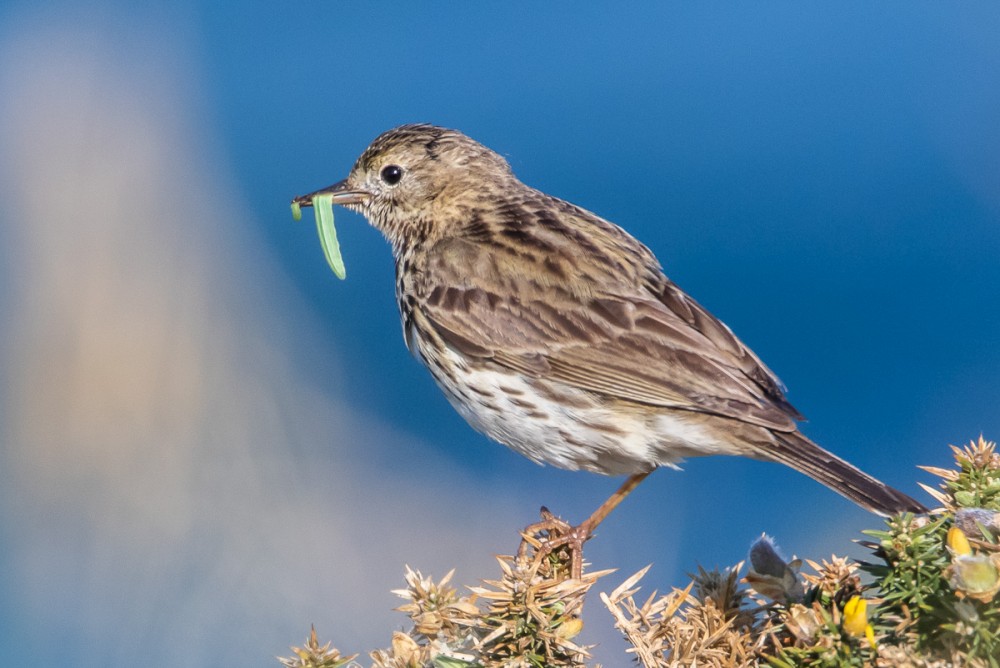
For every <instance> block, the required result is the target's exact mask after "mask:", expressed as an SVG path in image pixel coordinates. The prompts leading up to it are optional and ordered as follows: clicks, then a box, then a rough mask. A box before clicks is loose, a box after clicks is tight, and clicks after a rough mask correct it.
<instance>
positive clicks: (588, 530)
mask: <svg viewBox="0 0 1000 668" xmlns="http://www.w3.org/2000/svg"><path fill="white" fill-rule="evenodd" d="M650 473H652V470H649V471H644V472H642V473H635V474H633V475H630V476H629V477H628V479H627V480H626V481H625V482H624V483H622V486H621V487H619V488H618V490H617V491H616V492H615V493H614V494H612V495H611V496H610V497H608V499H607V501H605V502H604V503H602V504H601V505H600V507H598V509H597V510H595V511H594V512H593V513H592V514H591V516H590V517H588V518H587V519H585V520H584V521H583V522H581V523H580V524H578V525H576V526H575V527H574V526H570V525H569V523H567V522H565V521H564V520H562V519H560V518H558V517H556V516H555V515H553V514H552V513H550V512H549V510H548V508H545V507H543V508H542V521H541V522H536V523H535V524H532V525H530V526H528V527H525V529H524V531H522V532H521V536H522V540H521V546H520V547H519V548H518V550H517V556H518V559H525V558H526V557H527V551H528V546H529V545H530V546H531V547H533V548H535V560H536V561H539V560H541V559H545V558H546V557H548V556H549V555H551V554H552V553H553V552H555V551H556V550H558V549H560V548H563V547H565V548H567V549H568V550H569V558H570V577H571V578H579V577H580V576H581V575H583V544H584V543H586V542H587V541H588V540H590V539H591V537H592V536H593V535H594V530H595V529H597V526H598V525H599V524H600V523H601V522H603V521H604V518H606V517H607V516H608V515H610V514H611V511H612V510H614V509H615V508H617V507H618V504H620V503H621V502H622V501H624V500H625V497H626V496H628V495H629V494H630V493H631V492H632V490H633V489H635V488H636V487H638V486H639V483H641V482H642V481H643V480H645V479H646V476H648V475H649V474H650ZM543 531H544V532H545V534H546V538H545V539H544V540H539V539H538V538H537V536H538V534H539V533H541V532H543Z"/></svg>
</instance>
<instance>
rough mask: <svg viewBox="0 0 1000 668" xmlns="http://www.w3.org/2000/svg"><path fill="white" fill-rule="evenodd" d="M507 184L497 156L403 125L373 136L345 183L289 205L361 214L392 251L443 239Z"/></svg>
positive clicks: (456, 137) (460, 139)
mask: <svg viewBox="0 0 1000 668" xmlns="http://www.w3.org/2000/svg"><path fill="white" fill-rule="evenodd" d="M512 182H516V179H515V178H514V176H513V174H512V173H511V170H510V165H508V164H507V161H506V160H505V159H504V158H503V157H502V156H500V155H499V154H497V153H495V152H494V151H491V150H490V149H488V148H487V147H485V146H483V145H482V144H480V143H479V142H477V141H474V140H472V139H470V138H469V137H466V136H465V135H464V134H462V133H461V132H458V131H457V130H448V129H446V128H440V127H437V126H434V125H403V126H400V127H398V128H394V129H392V130H389V131H388V132H384V133H383V134H381V135H379V136H378V137H377V138H376V139H375V140H374V141H373V142H372V143H371V145H370V146H368V148H367V149H365V151H364V152H363V153H362V154H361V157H359V158H358V159H357V162H355V163H354V168H353V169H351V173H350V175H349V176H348V177H347V178H346V179H344V180H343V181H340V182H338V183H335V184H334V185H332V186H330V187H329V188H324V189H322V190H318V191H316V192H314V193H310V194H308V195H302V196H300V197H296V198H295V202H297V203H298V204H299V205H301V206H311V205H312V198H313V197H314V196H316V195H321V194H332V195H333V203H334V204H341V205H343V206H346V207H347V208H349V209H351V210H353V211H357V212H359V213H361V214H363V215H364V216H365V218H367V219H368V222H369V223H371V225H372V226H373V227H375V228H376V229H378V230H379V231H380V232H382V234H383V235H385V237H386V238H387V239H388V240H389V241H390V243H392V245H393V248H394V250H396V251H397V252H399V251H401V250H402V249H404V248H405V247H406V246H407V244H410V243H413V242H414V241H416V240H418V239H426V238H428V237H430V236H438V235H442V234H447V232H448V230H447V229H446V228H447V227H448V226H452V225H458V224H460V223H461V221H462V220H467V219H468V217H469V216H468V214H470V213H471V212H472V211H473V210H474V209H475V208H476V207H478V206H481V205H482V204H483V202H484V201H489V200H490V198H491V196H492V197H495V196H497V195H499V194H500V193H502V192H503V190H504V188H506V187H509V185H510V184H511V183H512ZM484 196H485V198H486V199H484Z"/></svg>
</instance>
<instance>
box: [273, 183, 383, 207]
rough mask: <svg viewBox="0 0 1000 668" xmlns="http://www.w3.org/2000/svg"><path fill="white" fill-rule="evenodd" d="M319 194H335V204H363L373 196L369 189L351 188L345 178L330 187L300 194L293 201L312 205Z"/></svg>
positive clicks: (303, 204) (302, 204)
mask: <svg viewBox="0 0 1000 668" xmlns="http://www.w3.org/2000/svg"><path fill="white" fill-rule="evenodd" d="M317 195H333V203H334V204H361V203H363V202H365V201H367V200H368V198H369V197H371V196H372V194H371V193H370V192H368V191H367V190H351V189H350V188H348V187H347V179H344V180H343V181H338V182H337V183H334V184H333V185H332V186H330V187H328V188H322V189H320V190H317V191H316V192H312V193H309V194H308V195H299V196H298V197H296V198H295V199H293V200H292V203H293V204H298V205H299V206H312V203H313V197H316V196H317Z"/></svg>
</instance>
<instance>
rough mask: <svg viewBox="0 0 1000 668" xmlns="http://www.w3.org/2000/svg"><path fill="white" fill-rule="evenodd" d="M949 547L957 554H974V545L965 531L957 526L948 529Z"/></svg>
mask: <svg viewBox="0 0 1000 668" xmlns="http://www.w3.org/2000/svg"><path fill="white" fill-rule="evenodd" d="M948 547H949V548H951V551H952V553H953V554H955V555H956V556H966V555H970V554H972V546H971V545H969V539H968V538H966V537H965V533H964V532H963V531H962V530H961V529H959V528H958V527H956V526H953V527H951V528H950V529H948Z"/></svg>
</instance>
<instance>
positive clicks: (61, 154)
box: [0, 1, 1000, 666]
mask: <svg viewBox="0 0 1000 668" xmlns="http://www.w3.org/2000/svg"><path fill="white" fill-rule="evenodd" d="M998 34H1000V10H998V9H997V6H996V5H995V4H994V3H965V4H963V5H961V6H956V5H950V4H946V3H932V2H928V3H922V2H918V3H875V4H873V3H860V2H859V3H853V2H847V3H843V2H839V3H797V2H788V3H784V2H767V3H741V4H729V3H716V2H683V3H677V2H671V3H659V2H637V3H629V4H627V5H623V4H620V3H595V4H591V5H582V4H581V3H568V2H551V3H544V4H541V3H503V4H502V5H500V4H498V5H494V6H484V5H482V4H478V3H467V4H466V3H462V4H460V3H438V4H433V5H431V4H426V5H425V4H417V3H381V4H379V5H378V6H375V5H374V3H371V4H370V3H345V2H300V3H279V2H244V3H225V2H216V3H192V2H171V3H127V2H97V3H74V2H65V3H63V2H37V1H35V2H30V3H29V2H8V3H6V4H5V6H4V8H3V9H0V56H2V57H0V96H2V98H0V99H2V100H3V101H0V131H2V134H0V169H2V171H0V175H2V177H3V182H2V184H3V185H2V200H0V243H2V246H0V261H2V262H3V267H2V269H0V279H2V280H3V284H2V285H0V309H2V310H0V316H2V320H0V337H2V338H3V340H4V343H3V344H2V346H3V347H2V348H0V372H2V373H3V377H4V378H5V379H7V381H6V382H5V387H4V389H3V390H2V393H0V419H2V421H3V426H0V437H2V439H3V440H2V442H0V485H2V487H3V491H0V500H2V501H3V504H4V505H3V506H2V507H0V572H2V573H3V575H2V576H0V643H2V646H3V647H4V648H5V649H4V652H3V654H4V655H5V657H6V658H5V659H4V660H3V662H4V663H7V662H9V665H15V664H20V663H24V662H27V661H28V660H29V659H30V660H32V661H35V660H37V659H38V657H39V656H52V654H50V652H49V651H48V650H41V649H40V647H46V646H48V645H51V646H54V647H58V648H59V653H60V654H61V655H63V656H72V657H73V660H72V661H68V662H69V663H71V664H73V665H80V666H90V665H94V666H96V665H102V666H103V665H118V664H126V663H127V664H139V663H141V664H142V665H148V666H158V665H163V666H167V665H170V666H177V665H192V666H198V665H206V664H207V663H208V662H209V661H214V662H216V663H218V665H276V664H275V663H274V662H273V661H272V660H271V658H270V657H272V656H273V655H275V654H279V653H282V652H284V651H285V647H286V646H287V644H289V643H291V642H299V641H300V640H301V639H302V637H303V636H304V634H305V632H306V631H307V629H308V625H309V624H310V623H316V624H317V627H318V630H319V632H320V635H321V636H322V637H324V638H327V639H332V640H334V642H335V644H337V645H338V646H340V647H341V648H342V649H343V650H345V651H349V652H354V651H361V652H365V651H367V650H369V649H372V648H373V647H375V646H378V645H381V646H386V645H388V643H389V640H390V635H391V631H392V630H393V629H395V628H398V627H399V626H401V625H403V624H404V619H403V618H402V616H401V615H399V614H393V613H391V612H390V608H391V607H393V606H394V605H395V604H396V602H397V599H395V598H394V597H393V596H392V595H391V594H389V593H388V590H390V589H392V588H396V587H398V586H400V583H401V581H402V580H401V574H402V569H403V566H404V564H407V563H408V564H410V565H412V566H414V567H417V568H420V569H422V570H423V571H424V572H429V573H433V574H435V575H438V576H440V575H442V574H444V572H446V571H447V570H448V569H449V568H451V567H452V566H458V567H459V572H458V575H457V578H456V579H457V580H458V581H460V582H467V583H469V584H475V583H477V582H478V580H479V579H481V578H487V577H492V576H493V575H494V574H495V566H494V565H493V564H492V561H491V555H492V554H494V553H504V552H509V551H510V550H513V549H514V548H515V547H516V542H517V534H516V531H517V530H518V528H519V527H521V526H523V525H525V524H528V523H529V522H531V521H532V520H533V519H534V518H535V517H536V513H537V509H538V507H539V506H540V505H542V504H545V505H548V506H549V507H550V508H552V509H553V510H555V511H556V512H557V513H560V514H562V515H564V516H566V517H567V518H569V519H573V520H578V519H582V518H583V517H585V516H586V515H587V514H588V513H589V512H590V510H592V509H593V507H595V506H596V505H597V504H598V503H599V502H600V501H601V500H603V498H604V497H605V496H606V495H607V494H608V493H610V492H611V491H612V490H613V489H614V487H615V486H616V484H617V481H613V480H609V479H606V478H602V477H599V476H594V475H590V474H585V473H569V472H564V471H558V470H554V469H550V468H540V467H537V466H535V465H534V464H532V463H530V462H528V461H526V460H524V459H522V458H520V457H519V456H517V455H515V454H513V453H511V452H509V451H507V450H506V449H505V448H502V447H499V446H497V445H495V444H492V443H490V442H488V441H487V440H486V439H485V438H484V437H481V436H479V435H478V434H476V433H474V432H473V431H472V430H471V429H469V428H468V427H467V426H466V425H465V424H464V422H463V421H462V420H461V418H460V417H459V416H457V415H456V414H455V413H454V412H453V411H452V409H451V408H450V407H449V406H448V404H447V402H446V401H445V400H444V398H443V397H442V396H441V395H440V394H439V392H438V391H437V389H436V388H435V387H434V385H433V382H432V380H431V379H430V376H429V375H428V374H427V373H426V372H425V371H424V370H423V369H422V368H421V367H420V366H419V364H418V363H417V362H415V361H414V360H413V359H411V358H410V357H409V355H408V353H407V352H406V350H405V347H404V345H403V343H402V340H401V337H400V327H399V322H398V315H397V313H396V310H395V305H394V298H393V293H392V291H393V275H392V262H391V256H390V252H389V249H388V246H387V245H386V244H385V243H384V242H383V240H382V239H381V238H380V237H379V235H378V233H377V232H375V231H374V230H372V229H371V228H369V227H368V226H367V225H366V224H365V222H364V220H363V219H362V218H361V217H360V216H357V215H355V214H352V213H349V212H346V211H339V212H338V214H337V227H338V233H339V236H340V240H341V246H342V249H343V253H344V257H345V261H346V264H347V272H348V279H347V280H346V281H345V282H338V281H336V279H334V277H333V276H332V274H331V273H330V271H329V269H328V268H327V266H326V263H325V261H324V260H323V257H322V253H321V252H320V248H319V244H318V242H317V239H316V235H315V231H314V229H313V228H312V226H311V225H310V224H299V225H295V224H293V223H292V222H291V219H290V215H289V211H288V201H289V199H290V198H291V197H292V196H293V195H296V194H301V193H303V192H308V191H311V190H314V189H316V188H318V187H320V186H325V185H328V184H330V183H333V182H334V181H337V180H339V179H341V178H343V177H345V176H346V175H347V173H348V171H349V169H350V167H351V165H352V164H353V162H354V159H355V158H356V157H357V155H358V154H359V153H360V152H361V151H362V150H363V149H364V148H365V146H366V145H367V144H368V142H369V141H370V140H371V139H372V138H374V137H375V136H376V135H377V134H379V133H380V132H382V131H384V130H386V129H388V128H391V127H393V126H396V125H399V124H402V123H406V122H432V123H435V124H438V125H444V126H448V127H454V128H457V129H460V130H462V131H463V132H465V133H466V134H468V135H470V136H472V137H473V138H475V139H477V140H479V141H481V142H483V143H484V144H486V145H488V146H490V147H492V148H493V149H494V150H496V151H498V152H500V153H502V154H503V155H505V156H506V157H507V158H508V159H509V161H510V162H511V164H512V166H513V168H514V171H515V172H516V173H517V174H518V176H519V177H520V178H521V179H522V180H523V181H525V182H526V183H528V184H530V185H532V186H535V187H537V188H540V189H542V190H544V191H546V192H549V193H551V194H554V195H556V196H559V197H562V198H564V199H567V200H570V201H572V202H574V203H576V204H579V205H581V206H583V207H585V208H587V209H590V210H592V211H594V212H596V213H597V214H599V215H601V216H603V217H605V218H608V219H609V220H612V221H615V222H616V223H618V224H620V225H622V226H623V227H625V228H626V229H628V230H629V231H630V232H632V233H633V234H634V235H635V236H637V237H638V238H639V239H640V240H642V241H643V242H645V243H646V244H647V245H648V246H649V247H650V248H651V249H653V251H654V252H655V253H656V254H657V256H658V257H659V258H660V260H661V262H662V264H663V265H664V268H665V270H666V272H667V274H668V275H669V276H670V277H671V278H672V279H673V280H674V281H675V282H677V283H678V284H679V285H680V286H681V287H682V288H684V289H685V290H686V291H688V292H689V293H690V294H692V295H693V296H694V297H695V298H696V299H698V300H699V301H700V302H701V303H703V304H704V305H705V306H706V307H707V308H709V309H710V310H711V311H713V312H714V313H715V314H716V315H717V316H719V317H720V318H721V319H722V320H723V321H725V322H726V323H727V324H729V325H730V327H731V328H732V329H733V330H734V331H735V332H736V333H737V335H739V336H740V337H741V338H742V339H743V340H744V341H745V342H746V343H747V344H748V345H750V346H751V347H752V348H753V349H754V350H755V351H756V352H757V353H758V354H759V355H760V357H761V358H762V359H763V360H765V362H766V363H767V364H768V365H769V366H770V367H771V368H772V369H773V370H774V371H775V372H776V373H777V374H778V375H779V376H780V377H781V378H782V380H783V381H784V382H785V384H786V385H787V386H788V388H789V398H790V399H791V401H792V402H793V403H794V404H795V405H796V407H797V408H798V409H799V410H800V411H802V412H803V413H804V414H806V415H807V416H808V418H809V423H808V424H806V425H805V426H804V431H805V432H806V433H807V434H808V435H809V436H810V437H811V438H813V439H814V440H816V441H817V442H819V443H820V444H822V445H824V446H825V447H828V448H829V449H831V450H833V451H835V452H837V453H838V454H840V455H842V456H844V457H845V458H847V459H848V460H850V461H852V462H854V463H855V464H857V465H858V466H860V467H861V468H863V469H865V470H866V471H868V472H870V473H872V474H873V475H875V476H876V477H879V478H881V479H883V480H885V481H886V482H889V483H890V484H893V485H895V486H898V487H900V488H902V489H904V490H905V491H907V492H909V493H911V494H913V495H915V496H918V497H919V498H924V499H926V497H925V496H924V495H923V493H922V492H920V491H919V489H918V488H917V485H916V481H917V480H921V481H923V482H926V483H932V479H931V477H930V476H929V475H927V474H925V473H921V472H919V471H917V470H916V468H915V467H916V466H917V465H919V464H932V465H945V464H946V463H947V462H948V461H949V456H948V452H947V449H946V447H945V446H946V444H949V443H956V444H957V443H963V442H966V441H968V440H970V439H972V438H976V437H978V435H979V434H980V433H984V434H985V435H986V436H987V438H990V437H993V438H995V437H996V436H997V434H998V432H1000V410H998V405H1000V389H998V385H997V378H998V377H1000V352H998V343H1000V334H998V331H1000V300H998V294H1000V273H998V271H997V269H998V259H997V258H998V253H1000V78H998V74H997V73H998V72H1000V40H998V39H997V35H998ZM154 139H155V141H154ZM147 140H148V145H147ZM109 147H113V150H111V148H109ZM70 149H72V150H70ZM136 156H141V161H140V158H139V157H136ZM102 188H103V190H102ZM95 193H96V194H95ZM98 195H99V196H98ZM132 197H135V198H136V199H135V200H134V202H133V200H132V199H130V198H132ZM309 218H310V216H309V215H308V212H307V216H306V220H307V221H308V220H309ZM192 313H196V314H197V315H198V317H193V316H192V315H191V314H192ZM126 323H127V324H126ZM105 328H107V329H105ZM130 328H134V329H130ZM130 332H134V335H133V334H130ZM117 337H121V338H120V343H116V344H114V345H112V346H110V347H109V349H108V350H105V349H104V348H102V346H104V345H106V344H107V342H109V341H119V338H117ZM177 341H182V342H184V343H183V345H182V344H179V343H177ZM90 346H93V348H91V347H90ZM133 346H134V347H135V348H134V349H133ZM92 350H99V351H100V353H99V355H98V354H97V353H94V352H91V351H92ZM165 350H168V351H173V352H170V353H169V355H170V356H169V357H163V356H164V355H168V353H166V352H164V351H165ZM100 355H106V356H107V357H106V358H105V357H101V356H100ZM119 359H120V360H121V363H122V366H123V370H120V371H116V370H115V368H116V367H115V364H114V361H115V360H119ZM94 360H101V361H100V362H94ZM132 360H140V362H134V361H132ZM157 360H158V361H157ZM146 361H148V362H149V363H150V365H151V366H150V368H151V369H154V371H153V372H151V373H149V374H147V373H138V372H137V371H136V369H145V368H146V367H144V366H143V364H145V362H146ZM154 362H155V363H154ZM182 372H183V373H184V374H187V375H183V374H182ZM151 378H153V380H150V379H151ZM123 379H124V380H123ZM192 379H193V380H192ZM104 392H107V393H108V394H107V395H104V394H102V393H104ZM95 393H96V394H95ZM101 396H109V397H115V399H114V401H102V400H100V399H94V397H101ZM138 397H143V398H144V399H143V401H142V402H141V403H140V402H139V399H138ZM185 398H191V401H190V405H188V403H186V402H185V400H184V399H185ZM168 409H169V410H168ZM181 441H183V443H185V444H186V445H185V446H184V448H183V449H181V448H180V447H179V446H178V443H179V442H181ZM179 452H182V453H184V454H183V456H181V455H180V454H177V453H179ZM119 466H120V467H122V468H120V469H119V468H117V467H119ZM685 469H686V470H685V472H683V473H677V472H673V471H661V472H658V473H657V474H655V475H654V476H652V477H651V478H650V479H649V480H648V481H647V482H646V483H644V484H643V486H642V487H640V489H639V490H638V491H637V492H636V493H635V494H633V496H632V497H631V498H630V499H629V500H628V501H627V502H626V503H625V504H624V505H623V506H622V507H621V509H620V510H618V511H617V512H616V513H615V514H614V515H612V517H611V518H610V519H609V520H608V521H607V523H606V524H605V525H604V526H603V527H602V528H601V531H600V533H599V535H598V537H597V538H596V539H595V540H594V541H593V542H592V543H591V544H589V545H588V551H587V555H588V558H589V559H590V560H591V561H593V563H594V566H595V567H596V568H605V567H612V566H614V567H619V568H620V569H621V570H620V571H619V573H617V574H615V575H613V576H609V578H610V580H611V581H609V582H608V581H606V582H607V584H606V585H605V586H604V588H603V590H604V591H608V590H610V589H612V588H613V587H614V586H616V585H617V584H618V582H620V580H621V579H624V577H626V576H628V575H629V574H631V573H632V572H634V571H635V570H637V569H638V568H640V567H642V566H644V565H645V564H647V563H650V562H654V563H655V564H656V568H655V569H654V570H653V571H652V572H651V574H650V575H649V576H647V584H648V587H649V588H652V587H657V588H659V589H664V588H666V587H668V586H670V585H671V584H676V585H680V586H683V585H684V584H685V583H686V581H685V575H684V574H685V573H686V572H689V571H692V570H694V568H695V565H696V563H702V564H704V565H706V566H713V565H727V564H731V563H735V562H736V561H739V560H740V559H742V558H743V557H744V555H745V551H746V547H747V546H748V545H749V543H750V541H751V540H752V539H753V538H754V537H755V536H757V535H758V534H759V533H760V532H762V531H766V532H768V533H771V534H774V535H776V537H777V539H778V541H779V542H780V543H781V544H782V545H783V546H784V547H785V549H786V551H787V552H789V553H797V554H799V555H803V556H808V557H811V558H814V559H817V558H821V557H825V556H828V555H829V554H830V553H831V552H832V551H834V550H836V551H837V552H838V553H840V552H845V551H846V552H851V553H853V554H857V552H856V551H854V548H853V547H852V546H851V544H850V540H851V539H852V538H855V537H858V534H857V531H858V530H860V529H862V528H866V527H874V526H877V525H878V524H879V521H878V520H877V519H876V518H873V517H871V516H868V515H866V514H865V513H864V512H863V511H861V510H859V509H857V508H854V507H853V506H852V505H851V504H850V503H849V502H847V501H845V500H843V499H842V498H840V497H838V496H836V495H835V494H833V493H831V492H829V491H828V490H826V489H825V488H823V487H822V486H820V485H819V484H817V483H813V482H812V481H810V480H808V479H807V478H805V477H803V476H801V475H799V474H796V473H794V472H791V471H786V470H784V469H782V468H781V467H778V466H776V465H769V464H762V463H757V462H750V461H742V460H735V459H725V458H711V459H705V460H698V461H691V462H688V463H687V464H686V466H685ZM234 518H238V519H234ZM234 527H238V528H234ZM345 553H348V555H349V556H345ZM593 599H594V600H593V601H592V602H591V605H590V608H589V610H588V613H587V614H588V622H587V623H588V627H587V630H586V631H585V636H584V639H585V640H589V641H591V642H600V643H601V646H600V648H599V649H598V650H597V652H596V654H597V656H598V657H599V658H600V660H601V661H603V662H604V663H605V665H622V664H623V663H624V661H625V660H624V659H623V658H622V654H621V653H620V652H621V647H620V642H619V641H618V640H617V637H616V635H615V632H614V631H613V630H612V629H611V619H610V617H609V616H608V615H607V613H606V611H604V610H602V609H601V607H600V604H599V602H598V601H597V597H596V596H594V597H593ZM222 648H225V650H224V651H223V649H222ZM220 657H221V658H220ZM43 662H44V661H43Z"/></svg>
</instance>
